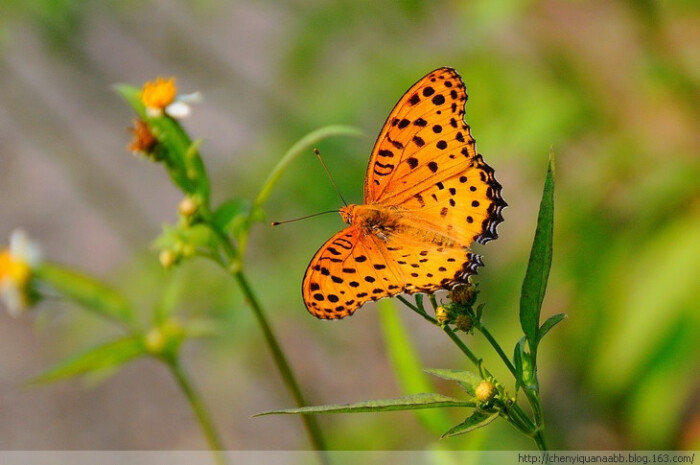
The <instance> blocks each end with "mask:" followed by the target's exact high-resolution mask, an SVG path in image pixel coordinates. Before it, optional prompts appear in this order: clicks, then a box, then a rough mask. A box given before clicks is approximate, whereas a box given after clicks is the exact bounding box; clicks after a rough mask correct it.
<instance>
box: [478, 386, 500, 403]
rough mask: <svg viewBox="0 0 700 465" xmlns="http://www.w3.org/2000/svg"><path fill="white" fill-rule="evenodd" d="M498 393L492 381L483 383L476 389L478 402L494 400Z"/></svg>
mask: <svg viewBox="0 0 700 465" xmlns="http://www.w3.org/2000/svg"><path fill="white" fill-rule="evenodd" d="M497 393H498V389H497V388H496V386H495V385H494V384H493V383H492V382H491V381H482V382H480V383H479V385H478V386H477V387H476V389H474V394H475V397H476V400H478V401H479V402H483V403H486V402H488V401H490V400H491V399H493V398H494V396H495V395H496V394H497Z"/></svg>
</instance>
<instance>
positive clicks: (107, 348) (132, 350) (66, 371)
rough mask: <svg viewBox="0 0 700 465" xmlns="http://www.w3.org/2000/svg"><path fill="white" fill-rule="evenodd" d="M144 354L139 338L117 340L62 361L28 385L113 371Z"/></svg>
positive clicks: (130, 337)
mask: <svg viewBox="0 0 700 465" xmlns="http://www.w3.org/2000/svg"><path fill="white" fill-rule="evenodd" d="M144 354H146V350H145V348H144V346H143V343H142V340H141V338H140V336H129V337H125V338H122V339H117V340H115V341H111V342H108V343H106V344H103V345H99V346H97V347H93V348H91V349H88V350H86V351H84V352H81V353H78V354H75V355H73V356H70V357H68V358H66V359H64V360H63V361H61V362H59V363H57V364H56V365H54V366H53V367H51V368H49V369H48V370H47V371H45V372H44V373H42V374H40V375H39V376H37V377H35V378H33V379H32V380H31V381H30V383H31V384H46V383H52V382H55V381H59V380H63V379H67V378H73V377H76V376H81V375H85V374H87V373H90V372H97V371H104V370H109V369H114V368H116V367H119V366H121V365H124V364H125V363H127V362H129V361H130V360H133V359H134V358H136V357H138V356H139V355H144Z"/></svg>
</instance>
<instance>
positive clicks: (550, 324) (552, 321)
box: [537, 313, 566, 345]
mask: <svg viewBox="0 0 700 465" xmlns="http://www.w3.org/2000/svg"><path fill="white" fill-rule="evenodd" d="M564 318H566V313H557V314H556V315H552V316H550V317H549V318H547V320H545V322H544V323H542V326H540V329H539V331H538V333H537V344H538V345H539V343H540V341H541V340H542V338H543V337H544V336H545V334H547V333H548V332H549V330H550V329H552V328H554V326H555V325H556V324H557V323H559V322H560V321H562V320H563V319H564Z"/></svg>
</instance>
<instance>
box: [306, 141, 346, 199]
mask: <svg viewBox="0 0 700 465" xmlns="http://www.w3.org/2000/svg"><path fill="white" fill-rule="evenodd" d="M314 153H315V154H316V156H317V157H318V161H320V162H321V165H323V169H324V170H326V174H327V175H328V178H329V179H330V180H331V184H333V187H334V188H335V191H336V192H337V193H338V195H339V196H340V200H342V201H343V205H345V206H346V207H347V206H348V203H347V202H346V201H345V198H344V197H343V194H341V193H340V189H338V185H337V184H336V183H335V180H334V179H333V176H331V172H330V171H329V170H328V167H327V166H326V162H324V161H323V157H322V156H321V152H319V151H318V149H317V148H314Z"/></svg>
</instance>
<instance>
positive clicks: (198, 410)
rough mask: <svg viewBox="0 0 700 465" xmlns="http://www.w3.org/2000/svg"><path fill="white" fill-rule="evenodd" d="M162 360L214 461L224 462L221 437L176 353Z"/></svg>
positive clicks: (221, 463) (221, 464)
mask: <svg viewBox="0 0 700 465" xmlns="http://www.w3.org/2000/svg"><path fill="white" fill-rule="evenodd" d="M163 360H164V361H165V364H166V365H167V366H168V368H169V369H170V372H171V373H172V374H173V376H174V377H175V380H176V381H177V384H178V386H180V389H181V390H182V392H183V393H184V394H185V397H186V398H187V401H188V402H189V404H190V407H191V408H192V411H193V412H194V414H195V416H196V417H197V422H198V423H199V426H200V427H201V428H202V432H203V433H204V437H205V438H206V440H207V442H208V443H209V448H210V449H211V450H213V451H214V454H215V457H216V462H217V463H218V464H220V465H223V464H225V463H226V460H225V458H224V455H223V454H222V453H221V451H222V450H224V446H223V444H222V442H221V438H220V437H219V434H218V433H217V431H216V428H215V427H214V424H213V423H212V421H211V417H210V416H209V412H207V409H206V408H205V406H204V402H203V401H202V398H201V397H200V395H199V393H197V391H196V390H195V389H194V386H193V385H192V382H191V381H190V379H189V377H188V376H187V373H186V372H185V370H184V369H183V368H182V365H181V364H180V360H179V358H178V357H177V355H174V356H171V357H167V358H164V359H163Z"/></svg>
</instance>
